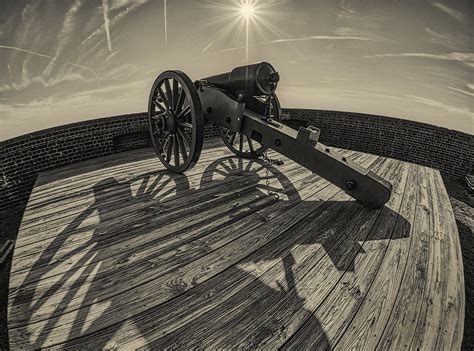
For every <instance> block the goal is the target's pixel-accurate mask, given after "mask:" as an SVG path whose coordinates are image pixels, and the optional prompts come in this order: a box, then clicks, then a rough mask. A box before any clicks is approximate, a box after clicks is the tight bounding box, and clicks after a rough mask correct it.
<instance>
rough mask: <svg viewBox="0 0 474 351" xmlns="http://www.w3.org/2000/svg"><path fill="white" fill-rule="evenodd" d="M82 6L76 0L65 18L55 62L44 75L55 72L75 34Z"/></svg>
mask: <svg viewBox="0 0 474 351" xmlns="http://www.w3.org/2000/svg"><path fill="white" fill-rule="evenodd" d="M80 6H81V1H80V0H76V2H75V4H74V5H73V6H72V7H71V8H70V9H69V10H68V11H67V12H66V15H65V16H64V21H63V25H62V27H61V30H60V31H59V33H58V46H57V47H56V53H55V55H54V58H53V60H51V62H50V63H49V64H48V66H46V68H45V69H44V72H43V74H46V75H49V74H51V72H52V70H53V65H54V64H55V63H56V62H58V61H57V58H58V57H59V56H60V55H61V53H62V52H63V50H64V48H65V47H66V45H67V44H68V43H69V42H70V41H71V36H72V34H73V32H74V25H75V21H74V20H75V16H76V14H77V12H78V11H79V8H80Z"/></svg>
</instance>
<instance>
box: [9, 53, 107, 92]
mask: <svg viewBox="0 0 474 351" xmlns="http://www.w3.org/2000/svg"><path fill="white" fill-rule="evenodd" d="M0 49H7V50H15V51H19V52H26V53H28V54H31V55H35V56H39V57H45V58H49V59H52V60H54V61H58V62H62V63H65V64H68V65H71V66H74V67H77V68H82V69H84V70H86V71H88V72H90V73H92V74H93V75H94V78H95V80H96V82H97V86H98V87H100V83H99V76H98V75H97V73H96V72H95V71H94V70H93V69H91V68H89V67H86V66H83V65H78V64H77V63H74V62H69V61H64V60H61V59H58V58H57V57H53V56H50V55H45V54H41V53H39V52H34V51H30V50H26V49H21V48H17V47H15V46H8V45H0Z"/></svg>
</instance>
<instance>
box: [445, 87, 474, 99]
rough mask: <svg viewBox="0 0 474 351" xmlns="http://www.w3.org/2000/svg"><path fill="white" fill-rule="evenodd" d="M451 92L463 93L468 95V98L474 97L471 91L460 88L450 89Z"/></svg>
mask: <svg viewBox="0 0 474 351" xmlns="http://www.w3.org/2000/svg"><path fill="white" fill-rule="evenodd" d="M448 89H449V90H452V91H456V92H458V93H461V94H463V95H467V96H473V97H474V93H471V92H470V91H466V90H463V89H459V88H455V87H448Z"/></svg>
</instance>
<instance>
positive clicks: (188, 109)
mask: <svg viewBox="0 0 474 351" xmlns="http://www.w3.org/2000/svg"><path fill="white" fill-rule="evenodd" d="M190 111H191V105H188V106H186V107H185V108H184V109H183V110H182V111H181V112H180V113H179V114H178V115H177V116H176V119H180V118H183V117H184V116H185V115H187V114H188V113H189V112H190Z"/></svg>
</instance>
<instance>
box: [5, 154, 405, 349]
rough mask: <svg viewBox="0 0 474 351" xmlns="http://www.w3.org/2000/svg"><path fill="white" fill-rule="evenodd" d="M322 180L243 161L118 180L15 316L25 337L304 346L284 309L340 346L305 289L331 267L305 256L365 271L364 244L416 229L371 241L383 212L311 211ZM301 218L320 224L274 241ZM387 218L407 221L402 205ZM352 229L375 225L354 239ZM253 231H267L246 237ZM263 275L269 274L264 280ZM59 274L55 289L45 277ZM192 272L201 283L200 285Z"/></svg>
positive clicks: (60, 238) (32, 281)
mask: <svg viewBox="0 0 474 351" xmlns="http://www.w3.org/2000/svg"><path fill="white" fill-rule="evenodd" d="M287 174H289V177H287ZM289 178H292V179H295V181H294V182H295V183H294V182H292V181H290V179H289ZM317 179H318V178H317V177H316V176H311V175H307V176H305V177H302V176H299V175H298V170H297V169H294V170H293V169H292V170H289V171H287V172H286V174H285V173H282V172H280V171H279V170H278V169H277V168H276V167H274V166H271V165H269V164H266V163H263V162H262V161H259V160H252V161H248V160H242V159H238V158H235V157H225V158H221V159H218V160H215V161H214V162H212V163H211V164H210V165H209V166H208V167H207V168H206V170H205V171H204V172H203V173H202V175H201V174H196V175H192V176H189V177H188V176H186V175H175V174H172V173H169V172H165V171H161V172H150V173H148V174H146V175H142V176H140V177H137V178H134V179H131V180H128V181H125V182H122V181H117V180H116V179H115V178H113V177H108V178H105V179H103V180H101V181H99V182H97V183H96V184H95V185H94V186H93V187H92V189H91V191H92V193H93V196H94V199H95V200H94V203H93V204H92V205H91V206H89V207H88V208H87V209H86V210H84V211H82V212H81V213H80V214H78V215H76V216H74V217H73V220H72V221H71V222H70V223H69V224H68V225H67V226H66V227H65V228H64V230H62V231H61V232H60V233H59V234H57V236H55V237H54V239H53V240H52V241H51V242H50V243H49V245H48V246H47V247H46V248H44V250H43V253H42V254H41V255H40V257H39V258H38V259H37V260H36V261H35V263H34V264H33V266H32V268H31V270H30V272H29V274H28V275H27V276H26V278H25V280H24V283H23V284H22V285H21V286H20V288H19V291H21V293H18V294H17V295H16V299H15V300H14V301H13V305H16V306H18V307H17V309H16V313H21V314H22V315H24V323H25V325H26V327H21V326H18V328H19V329H24V331H23V332H22V335H23V337H27V338H29V340H30V341H29V344H30V346H33V347H45V346H54V345H57V344H62V343H67V345H68V346H71V347H93V348H103V347H120V346H124V345H133V346H139V345H143V344H147V345H148V346H150V347H152V348H164V347H174V348H176V347H177V348H189V347H199V346H203V347H214V346H225V345H227V346H229V345H243V346H245V347H256V346H258V345H261V344H262V343H265V342H267V341H268V340H269V339H272V338H275V337H276V336H275V335H278V338H280V339H281V340H282V342H285V340H286V341H287V340H288V339H289V338H291V334H289V335H287V334H286V333H287V331H286V327H287V326H286V325H285V320H282V319H278V318H276V317H275V318H273V317H272V316H271V315H270V313H268V312H267V311H271V310H274V311H276V312H278V311H280V310H279V309H278V307H275V306H279V305H282V304H283V303H284V304H285V306H291V310H294V311H299V315H300V317H299V319H300V322H299V324H298V326H297V328H296V329H298V328H300V327H301V326H303V324H304V326H305V328H310V329H311V330H314V333H316V334H318V335H320V340H319V346H320V347H321V348H325V349H326V348H330V346H331V345H330V343H329V340H328V338H327V336H326V334H325V332H324V330H323V328H322V326H321V323H320V322H319V321H318V319H317V318H316V316H315V315H314V308H311V309H309V308H307V305H308V303H307V295H304V296H303V295H302V294H300V292H299V291H298V289H299V285H298V283H299V281H301V280H304V279H305V277H308V276H309V274H313V275H314V274H315V273H314V270H315V267H317V264H318V262H320V261H321V260H322V259H323V258H324V255H320V256H321V257H320V258H318V260H319V261H316V260H315V261H312V259H311V256H309V257H306V258H305V260H306V261H304V262H303V261H302V259H301V258H300V257H298V256H297V257H295V256H294V252H295V248H296V247H300V248H302V247H306V246H314V247H319V246H320V247H321V248H322V252H323V253H325V254H326V255H328V256H329V258H330V259H331V262H332V264H333V265H334V267H335V268H337V270H338V271H341V272H346V271H354V269H355V267H354V259H355V257H356V256H357V255H361V254H364V249H363V247H362V244H361V242H362V243H363V242H364V241H365V240H385V239H391V240H393V239H399V238H406V237H408V235H409V232H410V224H409V223H407V224H405V225H399V226H397V228H401V229H402V230H400V231H396V230H394V231H392V230H389V229H387V230H386V231H385V232H380V231H379V232H377V233H376V234H371V229H370V228H372V227H374V225H375V224H374V223H376V222H377V220H378V219H379V217H380V216H381V213H382V210H368V209H365V208H363V207H362V205H360V204H358V203H356V202H354V201H334V200H331V199H329V200H327V201H315V200H311V196H308V194H310V193H311V191H310V190H308V189H310V187H311V184H312V183H316V182H317ZM302 188H304V189H306V190H305V191H302V190H301V189H302ZM301 193H304V194H305V197H307V198H305V197H303V198H302V197H301ZM308 198H309V199H308ZM280 203H283V205H282V206H283V207H278V206H279V205H278V204H280ZM285 206H286V207H285ZM296 208H298V209H299V210H298V211H294V212H291V213H292V215H295V216H298V215H299V214H301V213H306V212H307V213H308V216H302V218H301V220H300V221H295V223H293V224H290V225H288V228H287V229H285V230H284V231H283V232H282V233H281V234H278V235H277V234H269V231H271V228H278V227H279V226H280V225H281V226H283V225H284V224H282V223H288V218H286V214H287V213H290V211H292V209H296ZM275 211H279V213H280V215H278V216H273V213H274V212H275ZM305 211H306V212H305ZM383 211H385V212H384V215H386V216H395V218H396V221H405V222H406V220H405V218H403V217H401V216H400V215H398V214H397V213H395V212H393V211H392V210H390V209H389V208H388V207H385V208H384V209H383ZM387 212H388V214H387ZM90 218H94V219H95V220H93V221H91V220H90ZM348 218H350V219H348ZM305 221H306V222H305ZM351 221H354V222H355V223H360V224H361V225H362V224H364V225H368V226H369V227H368V229H364V228H365V227H364V228H362V229H361V228H360V226H359V227H357V225H355V226H354V227H351ZM290 222H291V221H290ZM246 223H248V225H249V226H251V228H253V229H252V230H250V231H248V232H245V230H246V229H245V225H246ZM233 228H236V229H235V230H233ZM87 230H88V231H89V233H91V234H90V235H89V236H87V237H85V238H82V239H79V240H78V241H77V242H74V241H73V242H71V241H70V240H69V239H68V238H70V237H71V236H74V237H80V235H81V233H85V232H86V231H87ZM239 230H240V231H241V233H239ZM354 231H360V233H359V234H357V235H356V234H353V232H354ZM271 235H273V237H272V236H271ZM266 237H269V238H270V239H268V240H267V241H265V240H266V239H265V238H266ZM242 238H249V239H242ZM239 240H240V241H239ZM240 242H242V243H254V246H252V245H247V246H244V247H239V245H238V243H240ZM229 247H233V248H234V250H231V251H230V252H229V250H227V249H226V248H229ZM239 249H241V251H242V252H236V251H238V250H239ZM226 250H227V251H226ZM221 251H222V252H223V253H222V255H223V257H225V258H226V259H227V257H232V258H231V259H229V263H228V264H227V265H224V264H220V263H219V261H218V260H217V261H216V260H214V261H212V260H211V259H210V260H209V262H211V263H209V265H206V257H212V258H213V259H215V257H218V253H219V252H221ZM296 252H298V251H296ZM68 261H70V262H71V263H70V264H69V265H68V266H66V267H67V268H64V269H63V267H64V262H68ZM195 262H200V263H199V265H198V264H195ZM201 264H202V266H200V265H201ZM278 264H281V266H282V268H281V269H278V267H277V265H278ZM305 265H306V266H307V267H306V266H305ZM258 266H264V267H266V269H265V270H264V271H263V272H259V273H258V274H255V272H254V271H256V270H255V267H258ZM295 266H297V267H298V270H297V271H295V269H294V267H295ZM252 267H253V268H252ZM301 267H303V268H301ZM305 267H306V268H305ZM55 269H56V270H57V272H56V273H54V274H55V275H53V278H51V277H50V278H49V281H50V283H49V284H46V285H44V283H43V281H42V278H43V277H46V276H48V277H49V275H51V273H50V272H51V271H54V270H55ZM213 269H215V271H216V274H214V273H212V272H213ZM187 270H190V271H193V272H197V273H195V274H194V273H193V275H192V279H190V276H188V275H187V273H186V272H187ZM257 271H258V270H257ZM266 272H273V273H266ZM272 274H274V276H275V281H274V282H271V280H272ZM262 277H264V278H262ZM269 281H270V282H269ZM154 282H157V283H156V284H155V283H154ZM316 285H317V284H316ZM153 287H155V288H157V289H156V290H154V289H152V288H153ZM282 306H283V305H282ZM10 333H15V329H12V330H10ZM293 333H294V332H293ZM15 339H18V337H16V338H15Z"/></svg>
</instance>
